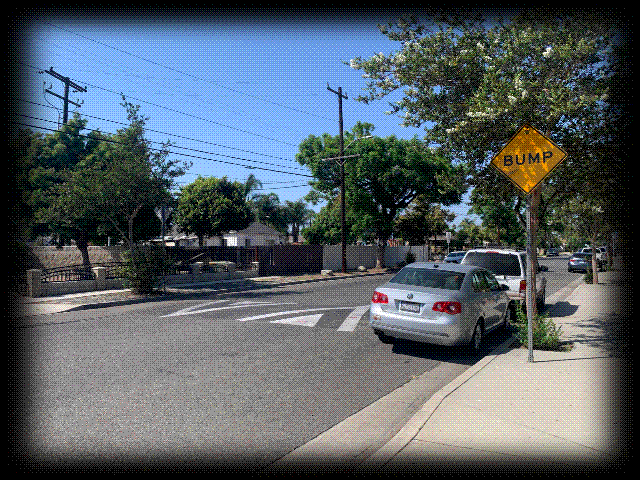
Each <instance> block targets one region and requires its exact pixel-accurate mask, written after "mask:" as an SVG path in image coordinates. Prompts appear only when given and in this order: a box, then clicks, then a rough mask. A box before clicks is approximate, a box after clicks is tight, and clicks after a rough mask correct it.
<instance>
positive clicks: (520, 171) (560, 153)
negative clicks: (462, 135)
mask: <svg viewBox="0 0 640 480" xmlns="http://www.w3.org/2000/svg"><path fill="white" fill-rule="evenodd" d="M566 156H567V154H566V152H565V151H564V150H562V149H561V148H560V147H559V146H558V145H556V144H555V143H553V142H552V141H551V140H549V139H548V138H547V137H545V136H544V135H543V134H542V133H540V132H539V131H538V130H536V129H535V128H533V127H532V126H530V125H524V126H523V127H522V128H521V129H520V130H518V133H516V134H515V135H514V136H513V138H512V139H511V140H510V141H509V143H507V144H506V145H505V146H504V148H503V149H502V150H500V153H498V154H497V155H496V156H495V157H493V160H492V161H491V165H493V166H494V167H495V168H497V169H498V171H500V172H501V173H502V174H504V175H505V176H506V177H507V178H508V179H509V180H511V181H512V182H513V183H515V184H516V186H517V187H518V188H520V190H522V191H523V192H524V193H526V194H529V193H530V192H531V190H533V189H534V188H535V187H536V186H538V184H540V182H542V180H544V179H545V178H546V177H547V176H548V175H549V174H550V173H551V171H552V170H553V169H554V168H556V167H557V166H558V165H559V164H560V163H561V162H562V161H563V160H564V159H565V158H566Z"/></svg>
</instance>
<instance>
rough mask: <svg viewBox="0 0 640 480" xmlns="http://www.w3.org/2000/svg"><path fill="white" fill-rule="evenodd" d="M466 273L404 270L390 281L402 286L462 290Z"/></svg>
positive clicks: (426, 269)
mask: <svg viewBox="0 0 640 480" xmlns="http://www.w3.org/2000/svg"><path fill="white" fill-rule="evenodd" d="M463 280H464V273H461V272H450V271H447V270H434V269H431V268H407V267H405V268H403V269H402V270H400V271H399V272H398V274H397V275H396V276H395V277H393V278H392V279H391V280H389V281H390V282H391V283H399V284H401V285H415V286H418V287H430V288H444V289H445V290H460V287H462V281H463Z"/></svg>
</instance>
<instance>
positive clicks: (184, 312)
mask: <svg viewBox="0 0 640 480" xmlns="http://www.w3.org/2000/svg"><path fill="white" fill-rule="evenodd" d="M227 301H228V300H220V302H227ZM212 303H217V302H208V303H205V304H202V305H196V306H194V307H187V308H183V309H182V310H178V311H177V312H173V313H169V314H167V315H162V316H161V317H160V318H164V317H176V316H180V315H193V314H197V313H205V312H213V311H217V310H232V309H236V308H247V307H254V306H255V307H264V306H267V305H271V306H280V305H296V303H295V302H284V303H269V304H267V303H256V304H248V303H243V304H241V305H237V304H234V305H230V306H227V307H214V308H205V309H202V310H195V309H196V308H199V307H203V306H205V305H210V304H212Z"/></svg>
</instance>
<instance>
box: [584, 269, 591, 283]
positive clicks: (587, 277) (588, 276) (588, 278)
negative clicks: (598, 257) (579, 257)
mask: <svg viewBox="0 0 640 480" xmlns="http://www.w3.org/2000/svg"><path fill="white" fill-rule="evenodd" d="M584 283H593V270H591V269H589V270H587V273H585V274H584Z"/></svg>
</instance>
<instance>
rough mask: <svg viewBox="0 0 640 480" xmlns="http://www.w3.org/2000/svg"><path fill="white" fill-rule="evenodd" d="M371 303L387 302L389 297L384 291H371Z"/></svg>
mask: <svg viewBox="0 0 640 480" xmlns="http://www.w3.org/2000/svg"><path fill="white" fill-rule="evenodd" d="M371 302H372V303H389V297H387V296H386V295H385V294H384V293H380V292H373V297H371Z"/></svg>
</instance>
